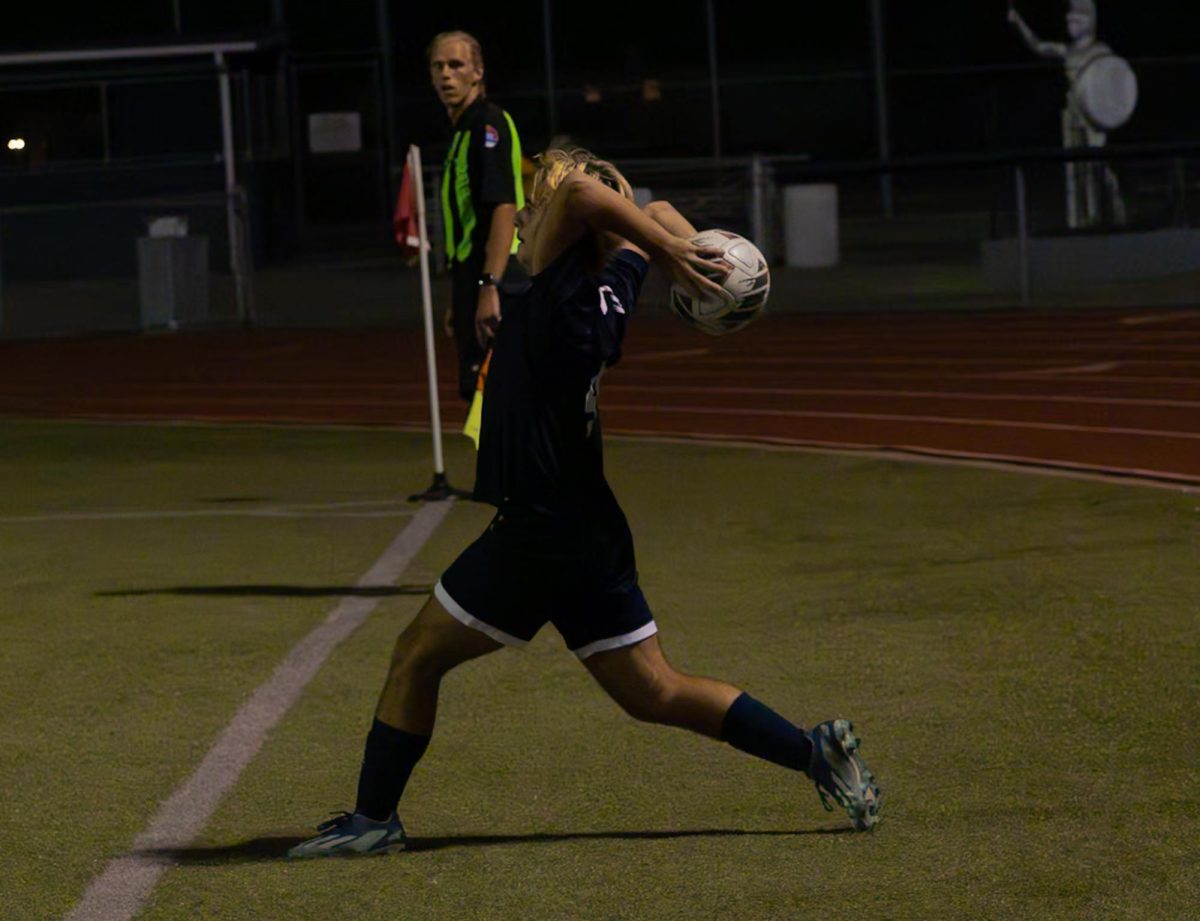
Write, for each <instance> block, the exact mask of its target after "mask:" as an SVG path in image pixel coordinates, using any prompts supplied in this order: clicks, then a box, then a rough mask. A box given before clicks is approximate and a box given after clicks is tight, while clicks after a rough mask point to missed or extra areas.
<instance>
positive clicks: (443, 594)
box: [433, 579, 529, 648]
mask: <svg viewBox="0 0 1200 921" xmlns="http://www.w3.org/2000/svg"><path fill="white" fill-rule="evenodd" d="M433 595H434V597H435V598H437V600H438V601H440V602H441V603H442V607H444V608H445V609H446V610H447V611H449V612H450V616H451V617H453V618H454V619H455V620H457V621H458V622H459V623H463V624H466V625H467V626H468V627H471V628H472V629H474V630H478V631H479V632H480V633H484V634H487V635H488V636H490V637H491V638H492V639H494V640H495V641H496V642H497V643H503V644H504V645H505V646H516V647H518V648H520V647H521V646H528V645H529V640H523V639H520V638H519V637H515V636H513V635H512V634H511V633H505V632H504V631H503V630H497V629H496V628H495V627H493V626H492V625H491V624H485V623H484V622H483V621H482V620H480V619H479V618H478V617H473V616H472V615H471V614H470V613H469V612H468V611H467V609H466V608H464V607H463V606H462V605H461V604H459V603H458V602H457V601H455V600H454V599H453V598H451V597H450V593H449V592H447V591H446V589H445V588H444V587H443V586H442V580H441V579H438V582H437V585H435V586H434V587H433Z"/></svg>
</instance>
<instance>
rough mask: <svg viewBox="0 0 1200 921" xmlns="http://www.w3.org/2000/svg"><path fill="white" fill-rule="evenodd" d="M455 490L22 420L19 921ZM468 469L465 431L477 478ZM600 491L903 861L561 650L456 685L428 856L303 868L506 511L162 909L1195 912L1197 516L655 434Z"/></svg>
mask: <svg viewBox="0 0 1200 921" xmlns="http://www.w3.org/2000/svg"><path fill="white" fill-rule="evenodd" d="M427 458H428V438H427V437H425V436H418V435H409V434H403V433H396V432H388V431H382V430H376V431H370V430H351V429H345V430H336V429H328V430H318V429H286V428H277V429H269V428H249V427H247V428H216V427H187V426H176V427H167V426H117V425H111V426H109V425H85V424H50V423H17V422H2V423H0V560H3V561H4V570H5V574H6V578H5V580H4V582H3V583H2V585H0V655H2V656H3V668H2V669H0V700H2V701H3V705H2V706H3V727H4V735H5V740H6V743H7V744H6V745H5V746H4V747H3V749H2V750H0V789H3V790H4V796H3V805H2V806H0V816H2V818H3V829H4V835H5V846H4V847H3V848H2V849H0V879H2V880H3V882H4V887H3V888H4V908H3V909H2V910H0V915H2V916H3V917H4V918H6V919H7V918H13V919H27V918H28V919H57V918H61V917H63V916H64V915H65V914H66V913H67V912H68V911H69V910H70V908H71V906H72V905H73V904H75V903H76V902H77V901H78V899H79V898H80V896H81V894H82V892H83V890H84V888H85V887H86V885H87V883H88V881H89V880H90V879H91V878H92V877H93V876H95V875H96V874H97V873H99V872H100V871H101V870H103V868H104V866H105V864H106V862H107V861H108V860H109V859H110V858H112V857H114V856H117V855H120V854H122V853H124V852H125V851H126V850H127V849H128V848H129V846H130V844H131V842H132V841H133V839H134V837H135V836H136V835H137V834H138V832H139V831H141V830H142V829H143V828H144V827H145V826H146V824H147V823H148V822H149V820H150V818H151V817H152V816H153V815H154V813H155V811H156V810H157V808H158V805H159V803H160V802H161V801H162V800H163V799H164V798H165V797H167V796H168V795H169V794H170V793H171V792H172V791H173V790H174V789H175V788H176V787H177V786H178V785H179V784H180V783H181V782H182V781H183V780H185V779H186V778H187V777H188V776H189V775H190V773H191V772H192V771H193V770H194V769H195V767H196V765H197V764H198V763H199V761H200V759H201V758H202V757H203V755H204V753H205V752H206V751H207V750H208V748H209V746H210V745H211V744H212V743H213V740H214V739H215V737H216V736H217V734H218V733H219V732H220V730H221V728H222V727H223V726H225V725H226V724H227V723H228V722H229V720H230V719H231V717H232V716H233V714H234V713H235V712H236V710H237V708H238V706H239V705H240V703H241V702H242V701H243V700H245V698H246V697H247V696H248V695H249V694H250V693H251V692H252V691H253V690H254V689H255V688H256V687H258V686H259V685H260V684H261V683H262V682H263V681H265V680H266V679H267V678H268V677H269V676H270V674H271V673H272V670H273V669H274V667H275V665H276V664H277V663H278V662H279V661H280V660H281V659H282V658H283V657H284V655H285V654H286V653H287V651H288V650H289V649H290V648H291V646H292V645H293V644H294V643H296V642H297V641H298V640H299V639H300V638H301V637H303V636H304V635H305V634H306V633H307V632H308V631H309V630H310V629H312V628H313V627H314V626H315V625H316V624H317V623H319V622H320V621H321V620H322V619H323V618H324V617H325V616H326V615H327V614H328V612H329V611H330V610H331V609H332V608H333V607H334V606H335V605H336V604H337V602H338V599H339V598H340V597H341V596H342V595H344V594H345V593H346V591H347V590H348V588H349V587H350V586H353V584H354V583H355V581H356V580H357V579H358V577H359V576H360V575H361V574H362V573H363V572H365V571H366V570H367V569H368V568H369V567H370V566H371V564H372V563H373V562H374V561H375V559H376V558H377V557H378V556H379V555H380V553H381V552H382V551H383V550H384V548H385V547H386V546H387V545H388V544H389V542H390V541H391V540H392V538H393V537H394V536H395V535H396V534H397V533H398V532H399V531H400V530H401V529H402V528H403V527H404V525H405V524H406V522H407V518H406V517H405V516H406V515H407V514H408V513H409V510H408V507H407V505H406V503H404V502H403V499H404V497H405V496H406V495H407V493H408V492H410V491H413V490H416V489H420V488H423V487H424V486H425V485H426V484H427V482H428V479H429V472H428V459H427ZM471 463H472V458H471V455H470V454H469V452H468V449H467V445H466V443H465V441H464V440H463V439H461V438H455V439H452V443H451V445H450V454H449V464H450V472H451V477H452V479H453V480H455V481H456V482H458V483H460V484H466V483H469V481H470V479H471V470H470V465H471ZM607 466H608V469H609V475H610V480H611V481H612V483H613V486H614V489H615V490H616V492H617V495H618V496H619V497H620V498H621V500H622V503H623V505H624V506H625V508H626V511H627V513H628V515H629V518H630V522H631V524H632V526H633V530H634V534H635V536H636V538H637V542H638V553H639V566H640V570H641V573H642V582H643V586H644V588H645V590H646V593H647V595H648V597H649V598H650V601H651V604H652V605H653V606H654V609H655V613H656V617H657V619H658V622H659V625H660V627H661V630H662V634H661V637H662V642H663V646H664V648H665V649H666V651H667V654H668V656H669V657H670V658H671V659H672V660H673V661H674V662H675V663H676V664H677V665H679V666H680V667H683V668H684V669H686V670H689V671H696V672H701V673H707V674H712V675H715V676H718V677H723V678H725V679H727V680H730V681H733V682H735V683H737V684H739V685H740V686H743V687H745V688H746V689H748V690H750V691H751V692H752V693H754V694H755V696H757V697H759V698H760V699H762V700H764V701H766V702H768V703H770V704H771V705H772V706H774V707H775V708H776V709H778V710H780V711H781V712H783V713H784V714H785V715H787V716H789V717H791V718H793V719H794V720H796V721H798V722H804V723H811V722H813V721H815V720H818V719H823V718H827V717H830V716H833V715H846V716H849V717H850V718H852V719H853V720H854V721H855V725H856V729H857V730H858V732H859V734H860V735H861V736H862V738H863V740H864V745H863V754H864V756H865V758H866V760H867V762H868V763H869V764H870V765H871V767H872V768H873V770H874V771H875V772H876V774H877V775H878V777H879V779H880V783H881V785H882V787H883V789H884V795H885V813H884V814H885V821H884V822H883V823H882V824H881V826H880V828H879V829H878V831H877V832H876V833H874V834H871V835H858V834H854V833H847V832H846V831H845V827H846V820H845V817H844V816H842V815H840V814H838V815H827V814H826V813H824V812H823V811H822V810H821V808H820V804H819V802H818V800H817V797H816V795H815V793H814V792H813V791H812V789H811V787H810V786H809V785H808V783H807V781H805V780H804V779H803V778H802V777H800V776H798V775H793V774H790V773H788V772H785V771H783V770H781V769H779V768H774V767H772V766H769V765H765V764H761V763H757V762H754V761H752V760H751V759H749V758H747V757H746V756H744V755H741V754H740V753H737V752H735V751H733V750H732V749H729V748H728V747H726V746H722V745H718V744H715V743H712V742H710V741H707V740H704V739H700V738H695V737H691V736H689V735H686V734H684V733H681V732H678V731H672V730H665V729H658V728H653V727H646V726H642V725H638V724H635V723H633V722H632V721H630V720H629V719H628V718H627V717H625V716H624V715H623V714H621V713H620V712H619V711H618V710H617V708H616V707H615V706H614V705H612V704H610V703H609V702H608V701H607V700H606V699H605V698H604V697H603V696H602V694H601V693H600V692H599V690H598V689H597V688H595V687H594V686H593V685H592V684H591V682H590V679H589V678H588V676H587V674H586V673H585V672H584V670H583V669H582V668H581V667H580V666H579V665H578V663H577V662H576V661H575V659H574V657H573V656H571V655H570V654H568V653H566V652H565V650H564V649H563V648H562V645H561V642H560V641H559V639H558V637H557V635H556V634H554V632H553V631H552V630H549V629H548V630H546V631H543V634H542V635H540V636H539V637H538V638H537V639H536V640H535V642H534V643H532V644H531V646H530V647H529V648H528V649H527V650H525V651H522V652H514V651H502V652H500V653H497V654H496V655H493V656H490V657H487V658H485V659H483V660H480V661H477V662H473V663H470V664H469V665H467V666H465V667H464V668H462V669H461V670H460V671H459V672H457V673H455V674H454V675H452V676H451V677H450V678H449V679H448V680H447V682H446V684H445V687H444V690H443V697H442V706H441V724H440V727H439V730H438V734H437V736H436V737H435V740H434V742H433V744H432V746H431V748H430V750H429V753H428V755H427V757H426V759H425V760H424V761H423V762H422V763H421V765H420V766H419V767H418V769H417V772H416V774H415V775H414V778H413V781H412V783H411V784H410V787H409V791H408V794H407V795H406V798H405V802H404V804H403V805H402V814H403V816H404V818H405V821H406V824H407V825H408V829H409V833H410V836H411V838H412V845H413V849H412V851H411V852H409V853H407V854H403V855H399V856H395V857H388V858H379V859H373V860H365V861H361V860H360V861H349V860H343V861H327V862H322V861H317V862H307V863H299V864H297V863H289V862H287V861H285V860H283V859H282V853H283V851H284V850H285V849H286V848H287V846H289V845H290V844H291V843H293V842H294V841H296V840H298V839H299V838H301V837H303V836H307V835H308V834H309V833H310V830H311V827H312V826H313V825H314V824H315V823H316V822H317V821H319V820H321V819H323V818H324V817H325V816H326V814H327V813H328V812H330V811H332V810H337V809H343V808H350V807H351V806H352V800H353V787H354V782H355V777H356V775H357V769H358V763H359V757H360V753H361V745H362V741H363V738H364V734H365V731H366V729H367V726H368V724H369V720H370V714H371V710H372V707H373V705H374V700H375V695H376V693H377V690H378V686H379V684H380V682H381V680H382V677H383V673H384V668H385V665H386V661H387V657H388V653H389V651H390V647H391V644H392V641H393V639H394V637H395V634H396V632H397V631H398V629H399V628H400V627H401V626H402V625H403V624H404V623H405V622H406V621H407V620H408V619H409V618H410V617H411V616H412V615H413V614H414V613H415V612H416V610H417V609H418V608H419V606H420V605H421V603H422V602H423V601H424V594H423V592H425V591H427V590H428V586H429V585H430V584H431V583H432V582H433V581H434V579H436V577H437V574H438V573H439V572H440V570H441V569H442V568H443V567H444V566H445V565H446V564H447V563H449V561H450V560H451V559H453V557H454V555H455V554H456V553H457V551H458V550H459V549H461V547H462V546H464V545H465V543H466V542H468V541H469V540H471V539H472V538H473V537H474V536H475V534H476V533H477V532H478V531H479V530H480V529H481V528H482V526H483V524H484V523H485V522H486V520H487V518H488V510H487V509H486V508H483V507H480V506H475V505H471V504H464V505H460V506H457V507H455V508H454V509H453V510H452V511H451V513H450V515H449V517H448V518H447V520H446V521H445V523H444V524H443V525H442V526H441V528H440V529H439V530H438V531H437V533H436V534H435V535H434V537H433V539H432V540H431V541H430V542H429V543H428V544H427V545H426V546H425V548H424V550H423V551H422V553H421V554H420V555H419V557H418V558H417V560H416V561H415V562H414V564H413V565H412V567H410V569H409V571H408V572H406V573H405V574H404V576H403V577H402V578H401V580H400V584H399V586H398V587H397V589H396V591H395V592H394V593H392V592H385V593H381V594H382V597H381V599H380V601H381V603H380V605H379V607H378V608H377V609H376V611H375V612H374V614H373V615H372V616H371V618H370V619H369V620H368V621H367V623H366V624H365V625H364V626H363V627H362V628H361V629H360V630H359V631H358V632H357V633H356V634H354V636H352V637H351V638H350V639H349V640H348V641H347V642H345V643H344V644H343V645H341V646H340V647H338V648H337V649H336V650H335V652H334V653H333V655H332V656H331V657H330V659H329V661H328V662H327V663H326V664H325V666H324V668H323V669H322V670H321V671H320V673H319V674H318V675H317V677H316V678H315V679H314V681H313V682H312V683H311V684H310V685H309V686H308V688H307V689H306V690H305V692H304V694H303V695H302V696H301V698H300V699H299V701H298V702H297V704H296V705H295V706H294V708H293V709H292V710H291V711H290V712H289V713H288V715H287V716H286V717H285V719H284V720H283V722H282V723H281V724H280V725H279V727H278V728H277V729H276V730H275V731H274V732H273V733H272V734H271V735H270V736H269V737H268V738H267V741H266V744H265V745H264V747H263V749H262V751H261V752H260V753H259V755H258V757H257V758H256V759H255V760H254V761H253V762H252V763H251V764H250V766H249V768H248V769H247V770H246V771H245V773H244V774H243V775H242V776H241V779H240V781H239V783H238V784H237V785H236V786H235V788H234V789H233V791H232V792H231V793H230V794H229V796H228V797H227V798H226V799H225V800H224V802H223V803H222V805H221V806H220V808H219V809H218V811H217V813H216V815H215V816H214V817H213V819H212V820H211V822H210V823H209V825H208V826H207V828H206V829H205V831H204V833H203V835H202V837H201V838H200V839H199V840H198V841H196V842H195V843H194V844H193V845H192V846H190V847H188V848H185V849H184V850H183V851H181V852H179V853H176V854H174V855H173V856H174V858H175V860H176V865H175V866H174V867H172V868H171V869H170V870H168V871H167V873H166V874H165V875H164V876H163V877H162V879H161V881H160V882H159V884H158V886H157V888H156V889H155V890H154V892H153V894H152V896H151V898H150V900H149V902H148V904H147V906H146V907H145V909H144V911H143V912H142V914H141V915H139V917H140V918H146V919H161V921H182V919H195V918H222V919H242V918H246V919H297V921H305V919H318V918H320V919H324V918H359V919H376V918H378V919H383V918H393V917H400V918H406V919H433V918H436V919H448V918H471V919H474V918H482V919H510V918H511V919H518V918H519V919H551V918H553V919H562V918H572V919H575V918H580V919H664V918H671V919H674V918H679V919H693V918H704V917H724V918H738V919H768V918H770V919H774V918H792V917H807V916H809V915H810V914H811V913H814V912H819V913H821V916H826V915H832V916H844V917H859V918H864V919H876V918H879V919H884V918H886V919H985V918H986V919H992V918H995V919H1008V918H1014V919H1022V921H1032V919H1055V921H1058V919H1076V918H1078V919H1089V921H1090V919H1108V918H1129V919H1134V918H1136V919H1159V918H1161V919H1170V921H1182V919H1186V918H1191V917H1195V912H1196V907H1195V906H1196V892H1197V880H1198V878H1200V845H1197V840H1198V839H1200V836H1198V835H1197V831H1196V828H1195V823H1196V820H1197V818H1198V815H1200V794H1198V793H1197V781H1198V779H1200V778H1198V776H1197V774H1198V773H1200V768H1198V767H1197V765H1198V763H1200V760H1198V756H1200V751H1198V738H1200V720H1198V718H1197V717H1198V714H1200V705H1198V702H1197V701H1198V697H1200V693H1198V692H1200V650H1198V649H1197V639H1198V638H1200V625H1198V622H1197V621H1198V619H1197V607H1198V605H1197V599H1200V565H1198V564H1200V510H1198V508H1197V507H1198V506H1200V497H1198V496H1196V495H1194V494H1186V493H1180V492H1171V491H1165V490H1158V489H1150V488H1143V487H1138V486H1133V485H1113V484H1105V483H1095V482H1080V481H1073V480H1068V479H1063V478H1055V477H1042V476H1035V475H1029V474H1015V473H1003V472H997V471H993V470H981V469H971V468H961V467H949V466H938V465H925V464H915V463H899V462H888V461H882V460H878V459H872V458H868V457H855V456H835V455H817V454H803V453H788V452H775V451H766V450H762V451H760V450H752V449H740V448H731V447H706V446H701V445H695V446H688V445H661V444H650V443H643V442H630V441H614V442H612V443H610V444H609V445H608V446H607ZM264 512H272V514H271V515H264V514H263V513H264Z"/></svg>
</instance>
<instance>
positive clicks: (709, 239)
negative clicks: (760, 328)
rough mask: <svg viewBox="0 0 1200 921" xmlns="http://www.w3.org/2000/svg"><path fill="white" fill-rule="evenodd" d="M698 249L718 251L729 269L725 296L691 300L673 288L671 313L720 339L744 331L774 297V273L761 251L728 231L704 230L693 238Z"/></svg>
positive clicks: (680, 290) (688, 295)
mask: <svg viewBox="0 0 1200 921" xmlns="http://www.w3.org/2000/svg"><path fill="white" fill-rule="evenodd" d="M692 242H693V243H695V244H696V245H697V246H703V247H705V248H708V249H719V250H720V251H721V255H720V257H719V259H720V260H721V261H723V262H724V263H725V264H726V265H728V266H729V274H728V275H727V276H726V277H725V279H724V281H722V282H721V287H723V288H724V289H725V294H726V296H725V297H723V298H720V299H713V300H707V299H701V298H696V297H692V295H690V294H688V293H687V292H686V291H684V290H683V289H682V288H680V287H678V286H676V285H674V284H673V285H671V292H670V303H671V309H672V310H673V311H674V312H675V313H677V314H678V315H679V316H680V317H682V318H683V319H684V320H686V321H687V322H688V323H690V324H691V325H692V326H694V327H696V328H697V329H700V330H703V331H704V332H706V333H709V334H711V335H713V336H720V335H723V334H725V333H731V332H733V331H734V330H738V329H741V328H742V327H743V326H745V325H746V324H747V323H749V322H750V321H751V320H753V319H754V318H755V317H757V316H758V315H759V314H760V313H761V312H762V309H763V307H765V306H766V303H767V295H768V294H770V293H771V271H770V269H769V268H767V260H766V259H764V258H763V254H762V253H760V252H759V251H758V247H757V246H755V245H754V244H753V243H751V242H750V241H749V240H747V239H746V238H745V237H739V236H738V235H737V234H736V233H730V232H729V231H728V230H705V231H703V232H701V233H698V234H697V235H696V236H694V237H692Z"/></svg>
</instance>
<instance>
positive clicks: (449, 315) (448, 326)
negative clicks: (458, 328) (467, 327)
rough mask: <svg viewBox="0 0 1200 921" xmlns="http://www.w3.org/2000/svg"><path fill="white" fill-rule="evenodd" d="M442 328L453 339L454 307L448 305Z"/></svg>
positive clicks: (443, 315)
mask: <svg viewBox="0 0 1200 921" xmlns="http://www.w3.org/2000/svg"><path fill="white" fill-rule="evenodd" d="M442 329H443V330H444V331H445V333H446V335H447V336H449V337H450V338H451V339H453V338H454V308H453V307H447V308H446V312H445V313H444V314H442Z"/></svg>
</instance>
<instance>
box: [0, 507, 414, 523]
mask: <svg viewBox="0 0 1200 921" xmlns="http://www.w3.org/2000/svg"><path fill="white" fill-rule="evenodd" d="M370 506H375V507H376V508H375V509H374V510H369V507H370ZM388 506H390V508H389V507H388ZM354 508H360V509H361V510H359V511H355V510H353V509H354ZM411 515H412V510H411V509H410V508H409V507H408V505H407V503H403V502H333V503H329V504H328V505H315V504H314V505H283V506H275V507H273V508H272V507H268V508H205V509H173V510H172V509H163V510H158V511H142V512H54V513H48V514H44V515H3V516H0V524H32V523H38V522H50V521H139V520H143V519H145V520H157V519H165V518H408V517H410V516H411Z"/></svg>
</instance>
